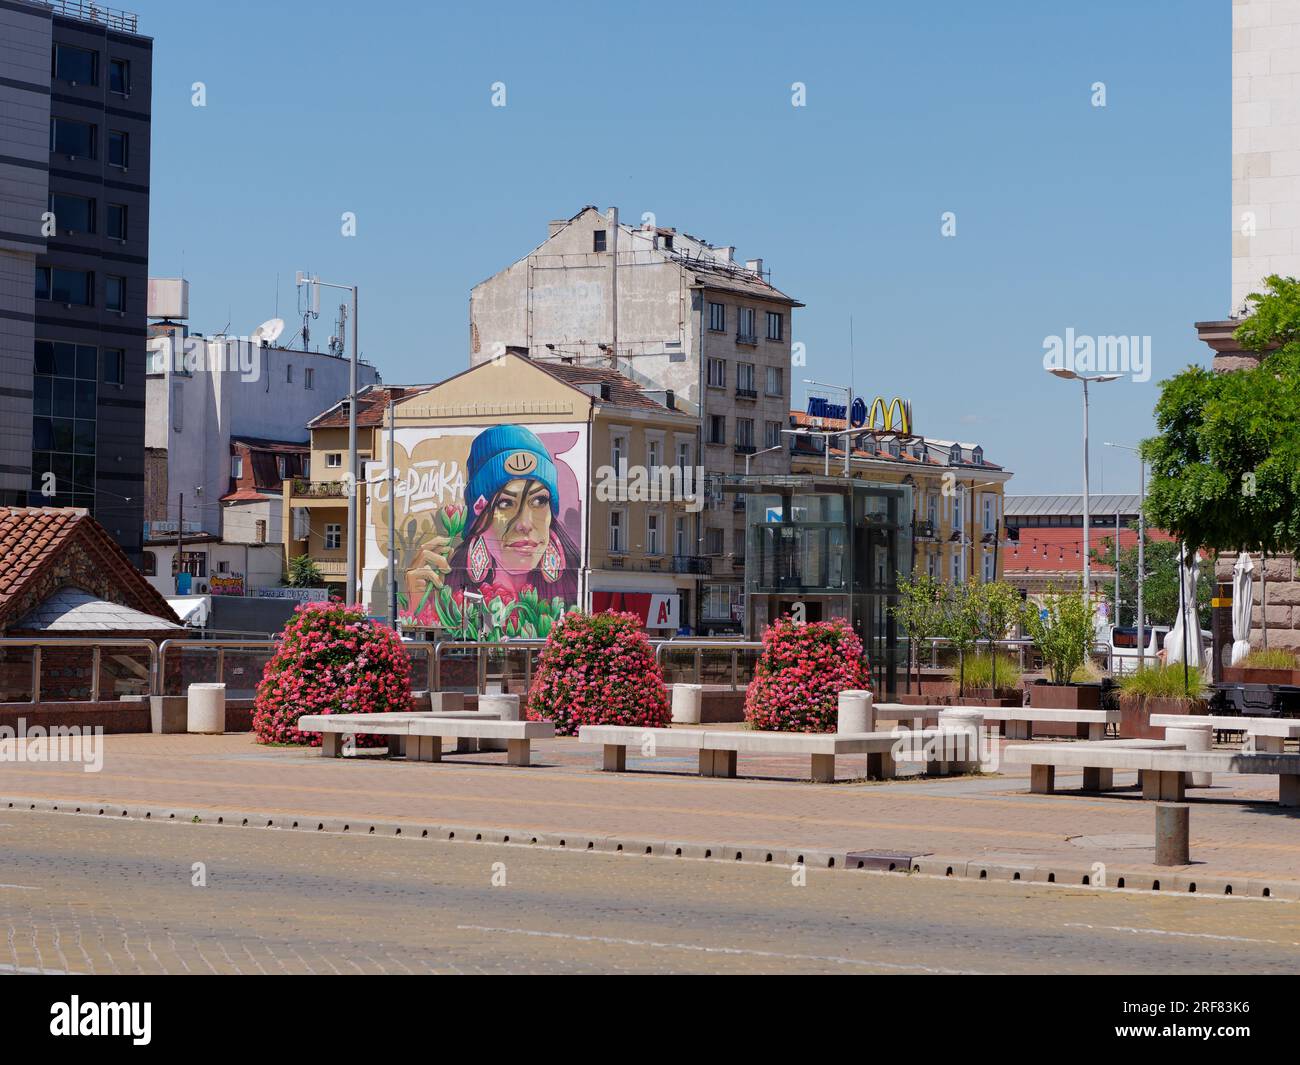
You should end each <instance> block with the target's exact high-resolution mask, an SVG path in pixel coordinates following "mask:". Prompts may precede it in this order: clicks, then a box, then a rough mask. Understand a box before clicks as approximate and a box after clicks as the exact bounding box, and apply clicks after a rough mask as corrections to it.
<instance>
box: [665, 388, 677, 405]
mask: <svg viewBox="0 0 1300 1065" xmlns="http://www.w3.org/2000/svg"><path fill="white" fill-rule="evenodd" d="M664 406H665V407H667V408H668V409H669V410H676V409H677V393H676V392H674V391H673V390H672V389H671V388H670V389H669V390H668V391H667V392H665V393H664Z"/></svg>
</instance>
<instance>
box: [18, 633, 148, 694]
mask: <svg viewBox="0 0 1300 1065" xmlns="http://www.w3.org/2000/svg"><path fill="white" fill-rule="evenodd" d="M85 648H89V649H90V652H91V655H90V663H91V665H90V672H91V678H90V700H89V701H90V702H92V703H96V702H99V694H100V692H99V686H100V667H101V666H102V665H103V652H104V650H105V649H106V648H107V649H109V650H114V649H115V650H126V649H128V648H129V649H131V650H134V651H143V652H145V653H146V654H147V655H148V656H149V674H148V679H147V687H148V689H149V690H150V691H152V690H153V687H154V684H155V683H156V678H157V676H158V663H159V660H160V655H159V648H158V647H157V646H156V645H155V644H154V643H153V641H151V640H146V639H103V640H89V639H66V640H65V639H45V640H42V639H35V638H23V637H17V638H10V637H4V638H0V656H2V655H4V653H5V652H6V651H8V650H10V649H15V650H17V649H28V650H30V651H31V652H32V698H31V702H32V703H33V704H35V703H39V702H40V701H41V652H42V650H45V649H49V650H52V651H64V650H76V649H85ZM72 701H74V702H82V701H84V700H81V699H77V700H72Z"/></svg>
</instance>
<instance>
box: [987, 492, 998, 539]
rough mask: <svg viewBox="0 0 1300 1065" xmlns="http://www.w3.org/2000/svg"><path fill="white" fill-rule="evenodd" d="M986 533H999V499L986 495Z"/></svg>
mask: <svg viewBox="0 0 1300 1065" xmlns="http://www.w3.org/2000/svg"><path fill="white" fill-rule="evenodd" d="M984 531H985V532H986V533H991V532H997V531H998V523H997V497H996V496H991V495H988V494H985V496H984Z"/></svg>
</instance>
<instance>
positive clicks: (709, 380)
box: [469, 207, 803, 632]
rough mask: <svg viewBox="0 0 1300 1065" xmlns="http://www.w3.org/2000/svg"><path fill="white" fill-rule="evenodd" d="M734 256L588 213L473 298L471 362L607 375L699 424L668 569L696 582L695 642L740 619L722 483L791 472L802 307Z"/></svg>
mask: <svg viewBox="0 0 1300 1065" xmlns="http://www.w3.org/2000/svg"><path fill="white" fill-rule="evenodd" d="M734 256H735V248H734V247H731V246H717V245H713V244H710V243H708V242H707V241H704V240H702V239H700V238H698V237H693V236H691V235H690V234H687V233H682V232H679V231H677V230H675V229H668V228H664V227H662V226H659V225H657V223H656V221H655V220H654V219H652V218H650V217H648V216H647V217H644V218H643V219H642V222H641V224H640V225H637V226H633V225H626V224H623V223H621V222H619V221H618V215H617V211H614V210H611V211H609V212H603V211H599V210H597V209H596V208H594V207H585V208H583V209H582V210H581V211H579V212H578V213H577V214H576V215H574V216H573V217H572V218H569V219H564V220H560V221H554V222H551V223H550V226H549V229H548V232H547V236H546V239H545V240H544V241H542V243H540V244H539V245H538V246H537V247H536V248H534V249H533V250H532V251H531V252H529V253H528V254H527V255H525V256H524V257H523V258H521V259H518V260H517V261H515V262H513V263H511V264H510V265H509V266H507V267H506V268H505V269H503V270H502V271H501V272H500V273H498V274H496V275H495V276H493V277H491V278H489V279H488V280H486V281H484V282H482V283H481V284H479V285H477V286H476V287H475V288H474V289H473V291H472V293H471V296H470V323H469V325H470V362H471V364H473V365H479V364H482V363H484V362H488V361H490V360H492V359H494V358H498V357H500V356H501V355H502V354H503V353H505V352H508V351H518V352H520V353H522V354H525V355H527V356H528V357H529V358H531V359H533V360H535V361H539V362H558V361H560V360H571V361H572V363H573V364H574V365H580V366H603V367H607V368H611V369H617V370H618V371H619V372H620V373H621V374H623V375H624V376H626V377H627V378H628V379H630V380H631V381H633V382H635V383H636V384H637V385H638V386H640V387H641V388H644V389H647V390H650V391H649V392H647V394H651V395H654V396H656V397H657V398H659V399H660V400H661V401H663V402H665V403H671V404H672V405H673V406H674V407H675V408H676V409H678V410H680V411H684V412H686V413H688V414H689V415H692V416H695V417H696V418H697V419H698V421H697V425H698V431H697V437H696V454H697V463H698V464H699V465H701V466H702V467H703V468H704V470H705V472H706V474H707V475H708V476H709V479H710V485H711V487H710V490H709V491H708V492H707V493H706V494H707V499H706V507H705V510H704V512H703V513H702V514H701V515H699V520H698V521H697V522H695V523H694V526H695V527H694V528H693V529H691V530H687V531H685V532H684V533H683V535H682V537H681V540H683V541H684V543H683V544H682V545H681V546H683V547H687V548H689V549H688V550H686V551H685V552H684V554H683V555H682V556H679V557H682V558H687V559H691V561H690V562H685V563H682V564H683V565H689V566H691V567H693V568H694V570H695V571H696V572H698V573H700V574H701V575H702V577H703V579H702V581H701V585H702V587H701V590H700V591H701V598H700V600H699V604H698V605H699V610H698V611H697V613H696V614H695V615H694V617H693V620H692V624H693V627H695V628H697V629H698V630H699V631H702V632H708V631H713V632H724V631H739V630H740V627H741V618H742V617H743V609H742V603H743V594H742V591H743V578H744V568H745V566H744V563H745V542H746V541H745V525H744V512H743V507H742V506H739V505H737V504H736V503H735V501H734V500H733V499H731V498H729V497H724V495H723V493H722V491H721V489H720V482H721V479H722V478H723V477H725V476H733V475H736V474H745V473H754V474H766V475H774V474H781V473H788V472H789V469H790V466H789V449H788V447H787V446H786V441H785V438H784V437H783V436H782V430H784V429H785V428H786V421H787V417H788V412H789V409H790V396H791V381H790V372H791V356H792V347H793V344H792V340H791V335H792V331H793V313H794V311H795V310H796V309H797V308H800V307H802V306H803V304H801V303H800V302H799V301H797V300H795V299H793V298H791V297H790V296H788V295H786V294H785V293H783V292H781V291H780V290H779V289H777V288H775V287H774V286H773V285H772V284H771V283H770V280H769V279H768V275H767V273H766V271H765V269H764V263H763V260H762V259H750V260H747V261H745V262H743V263H741V262H737V261H736V260H735V257H734ZM670 396H671V399H669V397H670ZM673 536H674V539H675V540H677V532H676V530H674V533H673ZM691 544H694V546H693V547H691V546H690V545H691Z"/></svg>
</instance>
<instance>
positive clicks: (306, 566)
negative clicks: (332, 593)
mask: <svg viewBox="0 0 1300 1065" xmlns="http://www.w3.org/2000/svg"><path fill="white" fill-rule="evenodd" d="M284 583H285V584H287V585H288V586H289V587H290V588H323V587H325V576H324V574H322V573H321V571H320V567H319V566H318V565H316V561H315V559H313V558H312V557H311V555H294V557H293V558H291V559H289V566H288V572H287V573H286V574H285V578H284Z"/></svg>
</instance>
